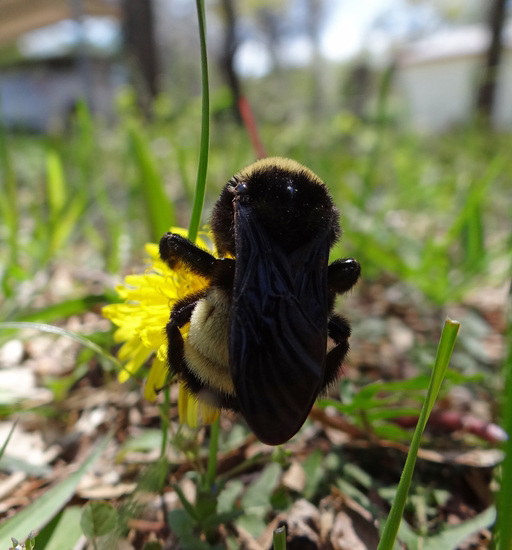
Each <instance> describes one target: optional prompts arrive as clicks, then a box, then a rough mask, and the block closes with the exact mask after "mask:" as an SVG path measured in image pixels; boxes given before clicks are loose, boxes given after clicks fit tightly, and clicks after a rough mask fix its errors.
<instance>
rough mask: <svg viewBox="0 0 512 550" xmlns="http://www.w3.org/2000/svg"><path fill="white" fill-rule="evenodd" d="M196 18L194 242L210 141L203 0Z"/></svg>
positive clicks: (190, 231) (199, 1)
mask: <svg viewBox="0 0 512 550" xmlns="http://www.w3.org/2000/svg"><path fill="white" fill-rule="evenodd" d="M196 8H197V19H198V22H199V41H200V44H201V84H202V102H201V144H200V148H199V165H198V168H197V180H196V191H195V195H194V205H193V207H192V216H191V219H190V225H189V228H188V238H189V239H190V240H191V241H192V242H194V241H195V240H196V237H197V233H198V231H199V225H200V224H201V212H202V210H203V203H204V192H205V188H206V170H207V168H208V147H209V143H210V92H209V84H208V55H207V51H206V18H205V12H204V0H196Z"/></svg>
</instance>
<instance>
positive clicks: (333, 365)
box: [322, 315, 350, 389]
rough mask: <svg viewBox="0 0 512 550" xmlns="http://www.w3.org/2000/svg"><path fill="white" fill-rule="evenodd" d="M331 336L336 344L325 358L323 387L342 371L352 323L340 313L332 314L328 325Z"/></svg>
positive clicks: (329, 383) (328, 384)
mask: <svg viewBox="0 0 512 550" xmlns="http://www.w3.org/2000/svg"><path fill="white" fill-rule="evenodd" d="M327 328H328V331H329V337H330V338H332V340H334V342H335V343H336V345H335V346H334V347H333V348H332V349H331V351H329V353H328V354H327V357H326V359H325V375H324V380H323V383H322V389H325V388H326V387H328V386H330V385H331V384H332V383H333V382H334V381H335V380H336V378H338V376H339V373H340V368H341V364H342V362H343V359H345V356H346V355H347V352H348V339H349V336H350V325H349V324H348V322H347V321H346V320H345V319H343V317H340V316H339V315H331V317H330V318H329V323H328V325H327Z"/></svg>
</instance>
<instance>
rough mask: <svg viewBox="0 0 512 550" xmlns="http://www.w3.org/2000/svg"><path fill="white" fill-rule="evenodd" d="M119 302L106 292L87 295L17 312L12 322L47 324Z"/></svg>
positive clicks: (115, 296)
mask: <svg viewBox="0 0 512 550" xmlns="http://www.w3.org/2000/svg"><path fill="white" fill-rule="evenodd" d="M118 301H119V296H118V295H117V294H115V293H114V292H112V291H111V292H106V293H105V294H89V295H87V296H83V297H82V298H73V299H71V300H64V301H62V302H59V303H58V304H52V305H49V306H46V307H43V308H41V309H37V310H32V311H21V312H18V313H17V314H16V315H15V316H14V319H13V321H19V322H21V321H28V322H35V321H37V322H40V323H48V322H50V321H54V320H56V319H63V318H65V317H70V316H71V315H80V314H81V313H84V312H86V311H90V310H91V309H93V308H94V307H96V306H99V305H103V304H111V303H115V302H118Z"/></svg>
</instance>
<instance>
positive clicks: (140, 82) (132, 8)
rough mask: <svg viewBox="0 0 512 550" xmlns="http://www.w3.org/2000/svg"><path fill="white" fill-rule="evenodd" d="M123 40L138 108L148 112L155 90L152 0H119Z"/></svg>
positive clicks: (156, 84) (147, 113) (156, 66)
mask: <svg viewBox="0 0 512 550" xmlns="http://www.w3.org/2000/svg"><path fill="white" fill-rule="evenodd" d="M123 16H124V17H123V18H124V21H123V24H124V29H123V30H124V41H125V48H126V52H127V54H128V57H129V60H130V64H131V66H132V68H133V72H134V78H135V89H136V91H137V96H138V100H139V103H140V105H141V108H142V110H143V111H144V113H145V114H146V115H150V113H151V103H152V100H153V99H154V97H155V96H156V95H157V93H158V82H157V81H158V72H159V69H158V59H157V53H156V44H155V32H154V27H155V26H154V21H153V2H152V0H123Z"/></svg>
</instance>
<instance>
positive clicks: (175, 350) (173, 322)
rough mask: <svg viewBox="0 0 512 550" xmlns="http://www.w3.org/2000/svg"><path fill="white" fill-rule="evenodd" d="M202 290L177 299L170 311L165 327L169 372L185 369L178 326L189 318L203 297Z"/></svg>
mask: <svg viewBox="0 0 512 550" xmlns="http://www.w3.org/2000/svg"><path fill="white" fill-rule="evenodd" d="M204 294H205V293H204V291H202V292H196V293H194V294H189V295H188V296H186V297H185V298H183V299H181V300H178V301H177V302H176V303H175V304H174V307H173V308H172V311H171V318H170V319H169V322H168V323H167V325H166V327H165V332H166V334H167V342H168V348H167V360H168V363H169V368H170V370H171V372H173V373H176V374H181V373H183V372H184V370H185V368H186V367H185V357H184V345H183V336H182V335H181V332H180V328H181V327H182V326H183V325H186V324H187V323H188V322H189V321H190V318H191V317H192V313H193V311H194V308H195V307H196V305H197V302H198V301H199V300H201V299H202V298H203V297H204Z"/></svg>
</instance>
